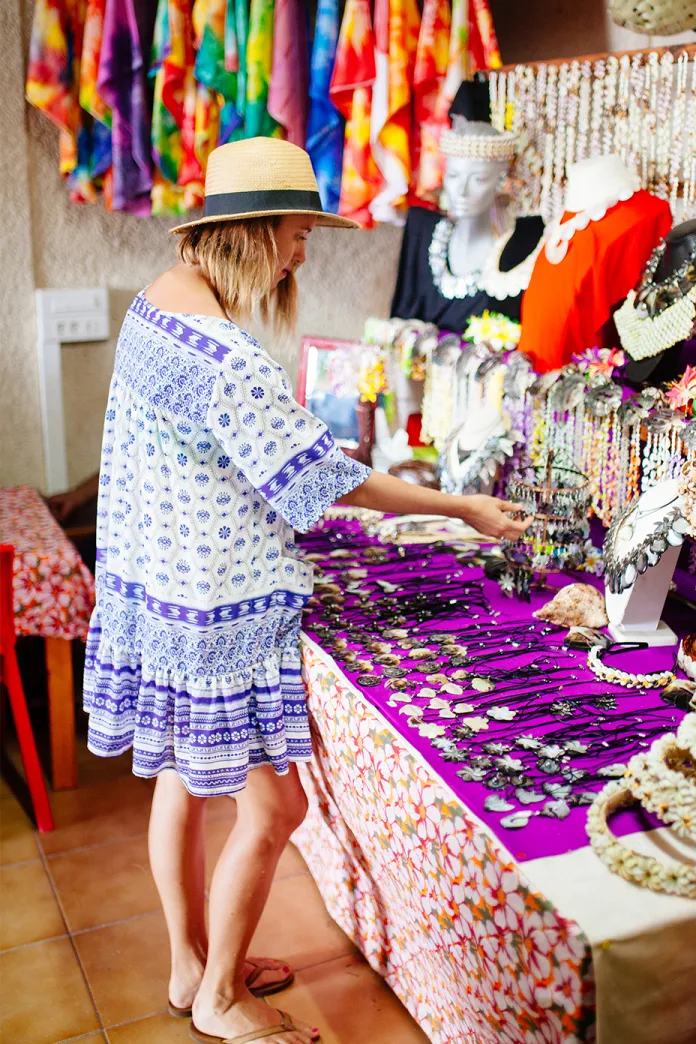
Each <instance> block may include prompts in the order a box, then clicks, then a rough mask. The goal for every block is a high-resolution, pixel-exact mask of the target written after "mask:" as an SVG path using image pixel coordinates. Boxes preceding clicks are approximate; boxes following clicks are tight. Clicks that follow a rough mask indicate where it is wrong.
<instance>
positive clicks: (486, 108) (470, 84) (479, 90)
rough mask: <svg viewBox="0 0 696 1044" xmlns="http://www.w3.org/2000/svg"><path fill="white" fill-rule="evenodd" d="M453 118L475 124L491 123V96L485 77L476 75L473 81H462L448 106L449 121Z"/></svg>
mask: <svg viewBox="0 0 696 1044" xmlns="http://www.w3.org/2000/svg"><path fill="white" fill-rule="evenodd" d="M453 116H462V117H463V118H464V119H465V120H472V121H475V122H476V123H490V122H491V96H490V90H489V87H488V80H487V79H486V77H485V76H481V74H480V73H477V74H476V76H475V77H474V79H473V80H462V83H461V86H460V87H459V90H458V91H457V93H456V94H455V96H454V101H453V102H452V104H451V106H450V110H449V118H450V120H451V119H452V117H453Z"/></svg>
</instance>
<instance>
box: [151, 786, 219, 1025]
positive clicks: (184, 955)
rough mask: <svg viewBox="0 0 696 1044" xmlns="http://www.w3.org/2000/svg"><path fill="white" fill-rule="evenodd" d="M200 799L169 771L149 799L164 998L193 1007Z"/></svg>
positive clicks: (202, 947) (202, 932) (201, 944)
mask: <svg viewBox="0 0 696 1044" xmlns="http://www.w3.org/2000/svg"><path fill="white" fill-rule="evenodd" d="M205 805H206V802H205V798H199V797H193V796H192V795H191V794H189V792H188V791H187V789H186V787H185V786H184V784H183V783H182V782H181V780H180V779H179V776H178V775H177V774H176V772H174V771H171V770H170V771H166V772H162V773H160V775H159V776H158V777H157V786H156V787H155V793H154V796H153V799H152V812H151V814H150V830H149V836H148V842H149V848H150V866H151V868H152V876H153V877H154V879H155V884H156V885H157V891H158V892H159V895H160V899H161V901H162V907H163V909H164V916H165V920H166V922H167V930H168V932H169V942H170V946H171V956H172V967H171V977H170V980H169V999H170V1001H171V1003H172V1004H175V1005H176V1006H177V1007H178V1008H188V1007H190V1006H191V1005H192V1004H193V998H194V997H195V996H196V992H197V991H198V987H199V985H200V982H201V978H202V976H203V969H204V967H205V961H206V957H207V953H208V935H207V931H206V926H205V846H204V826H205Z"/></svg>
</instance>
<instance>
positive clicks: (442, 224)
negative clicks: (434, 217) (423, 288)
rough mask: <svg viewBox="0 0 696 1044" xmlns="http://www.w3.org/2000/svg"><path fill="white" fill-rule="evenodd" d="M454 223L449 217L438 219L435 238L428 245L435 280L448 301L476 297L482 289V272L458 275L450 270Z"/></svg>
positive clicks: (434, 232) (431, 269)
mask: <svg viewBox="0 0 696 1044" xmlns="http://www.w3.org/2000/svg"><path fill="white" fill-rule="evenodd" d="M453 231H454V225H453V223H452V222H451V221H450V220H449V218H443V219H442V221H438V223H437V225H436V226H435V229H434V231H433V238H432V239H431V240H430V246H429V247H428V260H429V262H430V271H431V272H432V276H433V282H434V284H435V286H436V287H437V289H438V290H439V291H440V293H441V294H442V296H443V297H446V298H447V300H448V301H452V300H454V299H455V298H456V299H457V300H461V299H462V298H464V297H475V296H476V294H477V293H478V292H479V291H480V289H481V286H480V284H479V277H480V275H481V273H480V272H469V273H468V274H467V275H465V276H456V275H454V273H453V272H451V271H450V267H449V261H448V252H449V244H450V239H451V238H452V233H453Z"/></svg>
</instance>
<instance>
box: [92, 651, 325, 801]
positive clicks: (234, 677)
mask: <svg viewBox="0 0 696 1044" xmlns="http://www.w3.org/2000/svg"><path fill="white" fill-rule="evenodd" d="M84 694H85V695H84V707H85V711H86V712H87V713H88V714H89V732H88V747H89V749H90V750H91V751H92V753H93V754H97V755H99V756H101V757H117V756H118V755H119V754H123V753H125V752H126V751H128V750H129V749H130V748H131V747H132V748H133V772H134V774H135V775H137V776H142V777H144V778H152V777H153V776H157V775H158V774H159V773H160V772H162V771H164V770H165V769H170V768H171V769H175V771H176V772H177V773H178V775H179V777H180V778H181V780H182V782H183V783H184V785H185V787H186V789H187V790H188V791H189V792H190V793H191V794H194V795H196V796H198V797H212V796H214V795H220V794H235V793H238V792H239V791H240V790H243V789H244V787H245V785H246V777H247V773H248V771H249V770H250V769H252V768H256V767H258V766H260V765H271V766H272V767H273V768H274V769H275V771H276V773H278V775H284V774H285V773H287V771H288V768H289V765H290V763H291V762H298V761H309V760H310V759H311V756H312V744H311V734H310V730H309V720H308V716H307V703H306V695H305V688H304V683H303V680H302V665H301V660H300V654H299V649H298V647H297V644H296V643H295V642H293V643H291V644H289V645H288V646H287V647H285V648H279V649H278V650H277V653H276V654H275V655H273V656H270V657H268V658H267V659H265V660H263V661H260V662H259V663H256V664H254V665H253V666H252V667H250V668H249V670H246V671H241V672H237V673H233V674H225V675H215V676H212V677H211V676H209V677H200V678H191V677H189V676H187V675H185V674H182V673H180V672H174V671H167V670H155V671H148V670H147V669H144V668H143V666H142V664H141V663H140V662H139V661H138V660H129V659H128V658H127V657H125V656H124V655H123V654H122V653H121V652H119V651H118V650H116V649H114V648H113V647H112V646H111V645H110V644H109V643H107V642H106V641H105V640H104V639H102V640H101V641H99V642H98V648H97V649H96V652H95V653H94V654H91V651H90V650H88V655H87V662H86V669H85V683H84Z"/></svg>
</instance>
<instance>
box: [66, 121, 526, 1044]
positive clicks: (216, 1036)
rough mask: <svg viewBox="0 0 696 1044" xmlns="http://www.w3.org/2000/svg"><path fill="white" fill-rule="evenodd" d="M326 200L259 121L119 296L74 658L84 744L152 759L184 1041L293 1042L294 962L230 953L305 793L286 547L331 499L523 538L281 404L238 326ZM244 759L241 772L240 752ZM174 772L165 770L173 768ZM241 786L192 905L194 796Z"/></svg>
mask: <svg viewBox="0 0 696 1044" xmlns="http://www.w3.org/2000/svg"><path fill="white" fill-rule="evenodd" d="M317 224H319V225H334V226H351V222H348V221H346V220H344V219H342V218H338V217H335V216H334V215H329V214H323V213H322V212H321V205H320V201H319V195H318V192H317V186H316V182H315V180H314V175H313V172H312V168H311V164H310V161H309V157H308V156H307V155H306V153H304V152H303V151H302V150H301V149H298V148H296V147H295V146H293V145H290V144H288V143H286V142H283V141H279V140H276V139H255V140H251V141H243V142H237V143H234V144H229V145H224V146H222V147H220V148H218V149H216V150H215V152H214V153H213V154H212V156H211V158H210V162H209V166H208V173H207V180H206V201H205V216H204V217H203V218H201V219H200V220H199V221H193V222H189V223H188V224H186V225H182V226H180V227H179V228H177V229H175V230H174V231H175V232H177V233H180V235H181V239H180V242H179V257H180V263H179V264H178V265H176V266H175V267H174V268H172V269H170V270H169V271H168V272H166V273H165V274H164V275H162V276H161V277H160V278H159V279H157V280H156V281H155V282H154V283H153V284H152V285H151V286H150V287H148V288H147V290H146V291H144V292H142V293H140V294H139V295H138V296H137V297H136V299H135V301H134V302H133V304H132V306H131V308H130V310H129V312H128V314H127V316H126V318H125V320H124V323H123V327H122V330H121V334H120V338H119V343H118V350H117V355H116V363H115V369H114V377H113V380H112V385H111V391H110V399H109V404H108V409H107V413H106V422H105V428H104V443H103V451H102V465H101V477H100V499H99V509H98V563H97V605H96V609H95V611H94V616H93V619H92V623H91V628H90V636H89V641H88V647H87V662H86V671H85V687H84V688H85V708H86V710H87V711H88V713H89V716H90V724H89V746H90V749H91V750H92V751H93V752H94V753H96V754H101V755H106V756H113V755H117V754H121V753H122V752H124V751H125V750H127V749H128V748H129V747H131V746H132V747H133V771H134V772H135V773H136V774H137V775H140V776H145V777H152V776H157V786H156V788H155V794H154V799H153V804H152V816H151V824H150V859H151V865H152V872H153V875H154V878H155V882H156V884H157V888H158V890H159V894H160V897H161V900H162V905H163V907H164V913H165V917H166V921H167V927H168V931H169V938H170V943H171V979H170V983H169V1001H170V1011H171V1013H172V1014H174V1015H182V1016H190V1015H191V1013H192V1014H193V1022H192V1026H191V1035H192V1036H193V1038H194V1039H195V1040H198V1041H201V1042H220V1041H223V1040H224V1041H234V1042H235V1044H243V1042H247V1041H256V1040H259V1041H264V1042H265V1044H308V1042H309V1041H310V1040H314V1039H316V1038H317V1033H318V1031H316V1030H313V1029H311V1027H308V1026H304V1025H301V1024H297V1025H295V1024H293V1022H292V1020H291V1019H290V1017H289V1016H286V1015H283V1014H282V1013H279V1012H277V1011H276V1010H275V1009H273V1008H271V1007H270V1006H268V1005H267V1004H266V1003H265V1002H264V1001H263V1000H261V999H260V997H261V996H263V995H265V994H268V993H271V992H275V991H276V990H278V989H280V988H283V987H284V986H287V985H288V984H289V983H290V981H291V980H292V972H291V970H290V969H289V968H287V967H285V966H283V965H280V964H278V962H275V961H270V960H266V961H264V960H252V959H249V958H248V957H247V949H248V946H249V942H250V940H251V937H252V935H253V933H254V930H255V928H256V925H257V923H258V921H259V917H260V915H261V912H262V910H263V907H264V904H265V902H266V899H267V896H268V892H269V888H270V886H271V882H272V880H273V874H274V871H275V868H276V864H277V862H278V859H279V857H280V854H281V852H282V851H283V849H284V847H285V845H286V843H287V841H288V839H289V837H290V835H291V834H292V832H293V831H294V830H295V828H296V827H297V826H298V825H299V824H300V823H301V822H302V819H303V817H304V815H305V811H306V807H307V802H306V798H305V795H304V792H303V790H302V786H301V784H300V781H299V778H298V773H297V768H296V765H295V763H296V762H299V761H307V760H309V758H310V756H311V743H310V733H309V728H308V722H307V712H306V706H305V694H304V689H303V684H302V678H301V670H300V657H299V651H298V636H299V628H300V610H301V608H302V606H303V605H304V603H305V602H306V600H307V598H308V597H309V595H310V594H311V590H312V576H311V569H310V567H309V566H308V565H307V564H304V563H303V562H302V561H301V560H300V559H299V558H298V557H297V556H296V554H295V545H294V542H293V536H294V534H293V530H294V529H299V530H306V529H308V528H309V527H310V526H311V525H312V524H313V523H315V522H316V521H317V520H318V519H319V518H320V517H321V515H322V514H323V513H324V511H325V510H326V509H327V508H328V507H329V506H330V505H331V504H332V503H334V502H336V501H339V502H341V503H343V504H352V505H358V506H361V507H370V508H377V509H380V510H383V511H388V512H421V513H440V514H443V515H448V516H451V517H454V518H462V519H466V520H467V521H468V522H470V523H471V524H472V525H474V526H475V527H476V528H477V529H479V530H480V531H482V532H485V533H490V534H492V535H493V536H502V535H506V536H510V537H514V536H516V535H517V534H518V533H519V532H520V531H521V530H522V529H523V524H522V523H517V522H513V521H511V520H510V518H509V517H508V516H507V514H506V511H508V510H510V508H511V507H512V505H509V504H505V503H503V502H501V501H498V500H494V499H492V498H490V497H481V496H475V497H460V498H456V497H446V496H444V495H442V494H440V493H437V492H434V491H432V490H425V489H417V488H414V487H413V486H410V485H408V484H406V483H403V482H401V481H399V480H398V479H395V478H391V477H389V476H385V475H377V474H374V473H371V472H370V471H369V469H368V468H366V467H364V466H363V465H361V464H358V463H356V462H355V461H352V460H349V459H348V457H346V456H345V455H344V454H343V453H342V452H341V451H340V450H339V449H338V448H337V447H336V446H335V444H334V442H333V439H332V438H331V435H330V434H329V432H328V430H327V429H326V427H325V425H324V424H322V423H321V422H320V421H318V420H317V419H316V418H314V417H313V416H312V415H311V414H309V413H308V412H307V411H306V410H304V409H302V408H301V407H300V406H299V405H298V404H297V403H296V402H294V400H293V398H292V395H291V391H290V385H289V382H288V380H287V378H286V376H285V374H284V373H283V370H282V369H281V367H279V366H278V365H277V364H276V363H275V362H273V360H272V359H271V358H270V357H269V356H268V355H267V354H266V353H265V352H264V351H263V349H262V348H261V347H260V346H259V345H258V344H257V343H256V342H255V341H254V340H253V338H251V337H250V336H249V335H248V334H247V333H245V332H244V331H243V329H242V328H241V327H240V326H238V325H236V323H237V322H244V321H246V320H247V319H248V318H249V317H250V315H251V314H252V313H253V312H257V313H258V314H260V316H261V317H263V318H265V319H268V318H270V319H272V320H273V321H274V322H275V324H276V326H277V327H282V326H284V325H287V324H290V323H292V321H293V319H294V316H295V309H296V301H297V290H296V284H295V276H294V273H295V271H296V270H297V268H298V267H299V266H300V265H301V264H302V263H303V262H304V260H305V245H306V241H307V238H308V236H309V235H310V233H311V231H312V229H313V228H314V226H315V225H317ZM252 768H253V769H255V771H253V772H250V771H249V770H250V769H252ZM167 770H174V771H167ZM214 794H234V795H235V796H236V799H237V819H236V823H235V826H234V828H233V830H232V832H231V834H230V837H229V839H228V841H227V844H226V846H225V848H224V850H223V852H222V854H221V856H220V858H219V860H218V863H217V866H216V868H215V873H214V876H213V880H212V885H211V889H210V917H209V930H208V931H207V930H206V922H205V894H204V863H203V823H204V818H203V817H204V811H205V799H206V797H209V796H210V795H214Z"/></svg>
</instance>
